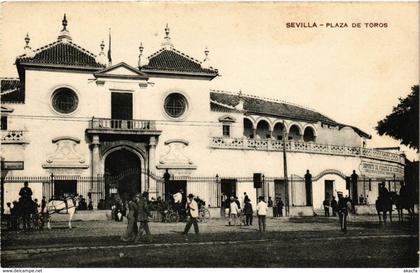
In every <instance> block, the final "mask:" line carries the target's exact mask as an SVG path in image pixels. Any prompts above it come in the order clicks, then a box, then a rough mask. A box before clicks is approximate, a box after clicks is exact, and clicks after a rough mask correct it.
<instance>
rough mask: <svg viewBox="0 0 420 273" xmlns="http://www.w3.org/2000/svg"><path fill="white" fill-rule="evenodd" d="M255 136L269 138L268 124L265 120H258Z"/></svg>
mask: <svg viewBox="0 0 420 273" xmlns="http://www.w3.org/2000/svg"><path fill="white" fill-rule="evenodd" d="M257 136H258V137H259V138H261V139H266V138H271V135H270V125H269V124H268V122H267V121H265V120H260V121H259V122H258V124H257Z"/></svg>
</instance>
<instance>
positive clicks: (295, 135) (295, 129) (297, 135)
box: [289, 124, 300, 141]
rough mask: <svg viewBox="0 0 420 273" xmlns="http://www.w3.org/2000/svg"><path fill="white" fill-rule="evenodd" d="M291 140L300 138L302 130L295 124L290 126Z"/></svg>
mask: <svg viewBox="0 0 420 273" xmlns="http://www.w3.org/2000/svg"><path fill="white" fill-rule="evenodd" d="M289 140H294V141H298V140H300V130H299V127H298V126H297V125H295V124H293V125H292V126H290V128H289Z"/></svg>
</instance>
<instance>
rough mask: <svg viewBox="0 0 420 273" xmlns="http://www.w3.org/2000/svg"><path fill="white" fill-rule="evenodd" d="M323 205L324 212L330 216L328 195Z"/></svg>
mask: <svg viewBox="0 0 420 273" xmlns="http://www.w3.org/2000/svg"><path fill="white" fill-rule="evenodd" d="M322 205H323V206H324V214H325V216H327V217H329V216H330V200H328V197H327V198H325V200H324V202H322Z"/></svg>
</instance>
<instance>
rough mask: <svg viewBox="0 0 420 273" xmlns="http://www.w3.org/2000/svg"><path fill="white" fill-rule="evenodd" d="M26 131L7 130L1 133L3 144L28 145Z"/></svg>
mask: <svg viewBox="0 0 420 273" xmlns="http://www.w3.org/2000/svg"><path fill="white" fill-rule="evenodd" d="M26 143H28V142H27V141H26V139H25V131H23V130H7V131H1V144H26Z"/></svg>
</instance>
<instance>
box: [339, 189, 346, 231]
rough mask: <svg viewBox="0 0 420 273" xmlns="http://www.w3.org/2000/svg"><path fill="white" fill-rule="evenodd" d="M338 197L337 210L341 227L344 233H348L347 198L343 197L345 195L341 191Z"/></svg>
mask: <svg viewBox="0 0 420 273" xmlns="http://www.w3.org/2000/svg"><path fill="white" fill-rule="evenodd" d="M337 195H338V205H337V209H338V216H339V219H340V227H341V230H342V231H344V232H346V231H347V215H348V211H347V200H346V198H344V197H343V193H342V192H341V191H338V192H337Z"/></svg>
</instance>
